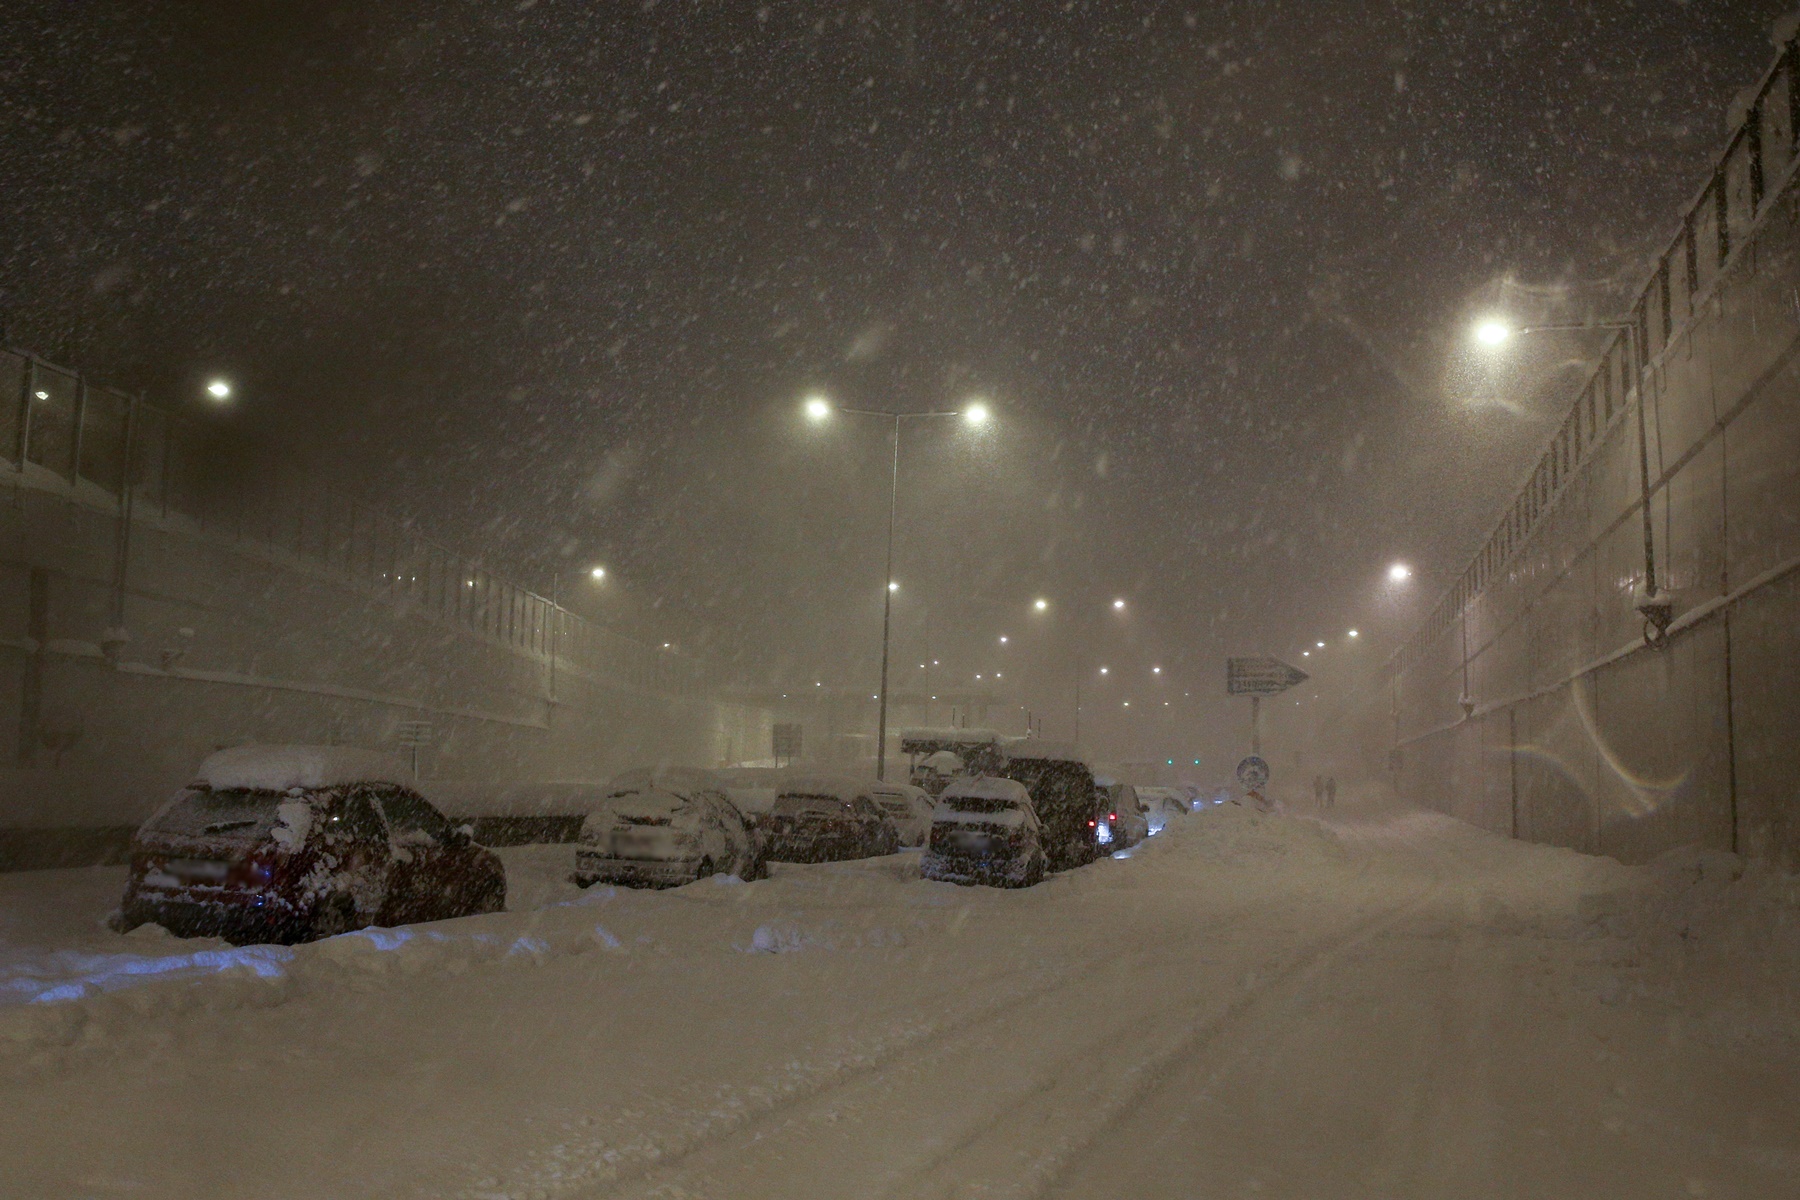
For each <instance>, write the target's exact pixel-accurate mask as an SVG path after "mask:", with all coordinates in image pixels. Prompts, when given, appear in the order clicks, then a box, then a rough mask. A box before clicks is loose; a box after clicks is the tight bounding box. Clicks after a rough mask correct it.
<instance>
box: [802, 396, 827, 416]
mask: <svg viewBox="0 0 1800 1200" xmlns="http://www.w3.org/2000/svg"><path fill="white" fill-rule="evenodd" d="M830 415H831V404H830V402H829V401H827V400H826V399H825V397H823V396H808V397H807V398H806V418H807V420H809V421H823V420H824V419H825V418H826V417H829V416H830Z"/></svg>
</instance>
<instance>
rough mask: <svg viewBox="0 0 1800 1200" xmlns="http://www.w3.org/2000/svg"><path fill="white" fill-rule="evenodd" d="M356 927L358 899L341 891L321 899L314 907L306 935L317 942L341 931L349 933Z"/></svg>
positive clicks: (309, 939) (334, 935)
mask: <svg viewBox="0 0 1800 1200" xmlns="http://www.w3.org/2000/svg"><path fill="white" fill-rule="evenodd" d="M356 927H357V924H356V901H354V900H352V899H351V898H350V897H348V896H346V895H344V894H342V893H339V894H337V895H335V896H327V897H325V898H324V899H323V900H321V901H319V904H318V907H317V908H315V909H313V917H312V922H311V924H310V925H309V926H308V928H307V931H306V937H307V940H308V941H313V942H317V941H320V940H322V939H324V938H328V937H336V936H337V935H338V934H340V933H349V932H350V931H351V930H352V929H355V928H356Z"/></svg>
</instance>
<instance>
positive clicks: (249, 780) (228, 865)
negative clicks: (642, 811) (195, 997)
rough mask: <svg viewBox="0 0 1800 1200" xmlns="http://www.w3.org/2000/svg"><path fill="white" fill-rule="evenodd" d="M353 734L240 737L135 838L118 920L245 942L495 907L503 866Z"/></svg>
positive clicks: (501, 897) (399, 766) (501, 894)
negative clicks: (293, 741) (300, 741)
mask: <svg viewBox="0 0 1800 1200" xmlns="http://www.w3.org/2000/svg"><path fill="white" fill-rule="evenodd" d="M411 774H412V773H411V771H410V770H409V769H408V768H407V767H406V765H405V764H403V763H401V762H399V761H397V760H394V759H390V758H389V757H387V756H386V755H382V754H377V753H374V752H373V751H368V750H357V749H352V748H349V747H344V746H238V747H235V748H233V749H230V750H221V751H219V752H218V753H216V754H213V755H211V756H210V757H208V758H207V759H206V761H205V762H203V763H201V765H200V770H199V773H198V777H197V778H196V779H195V780H194V782H193V783H191V784H189V785H188V786H187V787H185V788H183V789H182V790H181V791H180V792H178V793H177V794H176V795H175V796H174V797H173V798H172V799H170V800H169V801H168V802H167V803H165V804H164V805H163V806H162V807H161V808H160V809H158V810H157V811H156V813H155V815H153V816H152V817H151V818H150V819H149V820H148V821H145V822H144V824H143V826H142V827H141V828H140V829H139V830H138V831H137V833H136V835H135V836H134V837H133V838H132V841H131V874H130V877H129V879H128V880H127V882H126V885H125V896H124V899H123V900H122V901H121V903H120V905H119V914H118V918H117V920H116V922H115V924H116V926H117V927H118V928H120V929H121V930H130V929H133V928H136V927H137V926H139V925H144V924H150V923H154V924H157V925H161V926H162V927H163V928H165V929H167V930H169V932H171V933H174V934H177V935H180V936H182V937H205V936H212V937H222V938H225V939H226V940H228V941H232V942H236V943H238V944H240V945H241V944H246V943H251V942H302V941H310V940H312V939H314V938H321V937H329V936H331V935H333V934H338V933H344V932H347V931H349V930H352V929H360V928H363V927H364V926H367V925H403V924H407V923H409V922H414V921H436V920H441V919H443V918H446V917H460V916H467V915H471V914H474V913H486V912H498V911H499V910H501V909H503V908H505V907H506V868H505V867H504V866H503V865H502V864H501V862H500V858H499V856H498V855H496V854H494V853H493V852H492V851H490V850H488V849H486V848H485V847H482V846H479V845H476V844H475V842H474V841H473V839H472V838H471V837H470V835H469V830H468V829H467V827H463V828H457V827H455V826H452V825H451V823H450V821H449V819H448V818H446V817H445V816H444V815H443V814H442V813H440V812H439V811H438V810H437V809H436V808H434V807H432V805H431V804H430V803H429V802H428V801H427V800H426V799H425V798H424V797H423V796H421V795H419V793H418V792H416V791H414V790H413V788H412V787H411V786H410V785H409V784H408V783H407V782H405V781H406V780H408V779H410V778H411Z"/></svg>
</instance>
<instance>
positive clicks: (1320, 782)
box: [1313, 775, 1325, 808]
mask: <svg viewBox="0 0 1800 1200" xmlns="http://www.w3.org/2000/svg"><path fill="white" fill-rule="evenodd" d="M1313 807H1314V808H1324V807H1325V777H1324V776H1323V775H1314V776H1313Z"/></svg>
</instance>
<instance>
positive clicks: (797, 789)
mask: <svg viewBox="0 0 1800 1200" xmlns="http://www.w3.org/2000/svg"><path fill="white" fill-rule="evenodd" d="M870 788H871V785H870V784H869V783H867V782H865V781H864V780H861V779H853V778H851V777H850V776H848V775H796V776H794V777H793V778H791V779H789V780H787V781H786V782H785V783H783V784H782V785H781V786H780V787H778V788H776V789H775V790H776V792H777V794H779V795H782V796H829V797H831V798H832V799H834V800H842V801H844V802H845V803H846V804H848V803H849V802H850V801H852V800H854V799H856V798H857V797H858V796H862V795H867V794H868V793H869V791H870Z"/></svg>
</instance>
